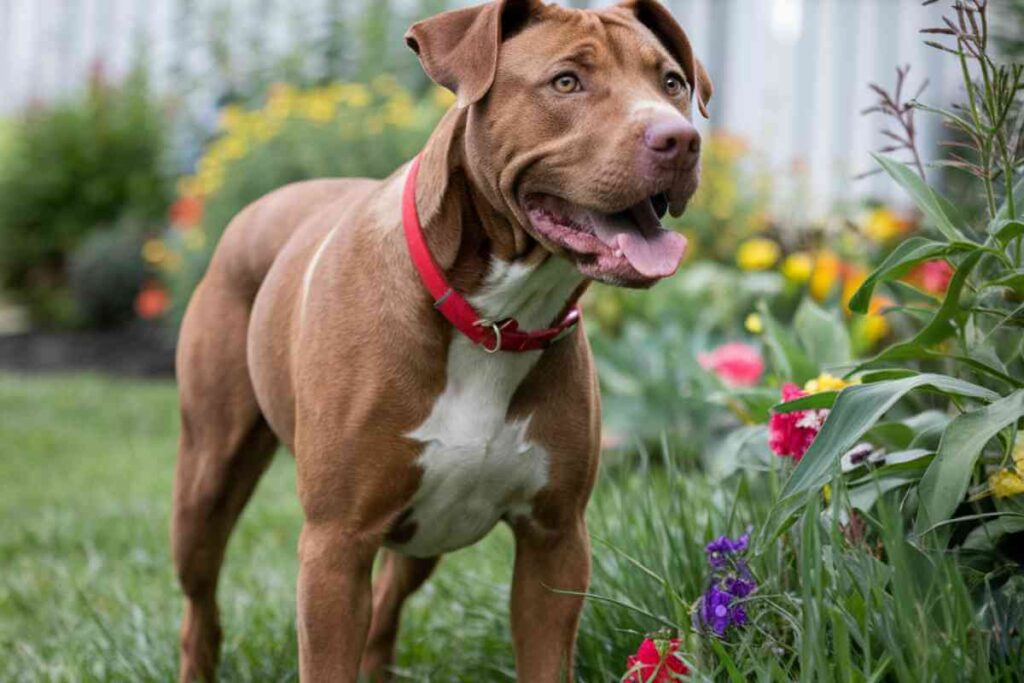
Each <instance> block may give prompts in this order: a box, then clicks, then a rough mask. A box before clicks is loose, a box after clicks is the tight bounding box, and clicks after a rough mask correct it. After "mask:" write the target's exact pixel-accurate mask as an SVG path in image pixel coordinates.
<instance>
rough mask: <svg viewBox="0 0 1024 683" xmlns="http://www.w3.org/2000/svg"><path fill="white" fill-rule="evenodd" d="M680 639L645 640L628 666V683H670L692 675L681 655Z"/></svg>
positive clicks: (627, 661)
mask: <svg viewBox="0 0 1024 683" xmlns="http://www.w3.org/2000/svg"><path fill="white" fill-rule="evenodd" d="M679 644H680V643H679V639H678V638H668V639H661V638H659V639H654V638H644V641H643V642H642V643H640V647H639V648H637V651H636V654H635V655H631V656H630V657H629V659H628V660H626V664H627V666H628V667H629V671H627V673H626V678H625V679H624V681H625V682H626V683H670V682H671V681H677V680H680V679H681V678H683V676H685V675H686V674H688V673H690V669H689V667H687V666H686V663H685V662H684V661H683V660H682V658H681V657H680V655H679Z"/></svg>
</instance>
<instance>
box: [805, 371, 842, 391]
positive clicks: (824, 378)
mask: <svg viewBox="0 0 1024 683" xmlns="http://www.w3.org/2000/svg"><path fill="white" fill-rule="evenodd" d="M850 384H851V382H846V381H844V380H842V379H840V378H838V377H833V376H832V375H830V374H829V373H827V372H823V373H821V374H820V375H818V376H817V377H815V378H814V379H811V380H807V383H806V384H805V385H804V391H806V392H807V393H808V394H817V393H818V392H821V391H842V390H843V389H845V388H846V387H848V386H850Z"/></svg>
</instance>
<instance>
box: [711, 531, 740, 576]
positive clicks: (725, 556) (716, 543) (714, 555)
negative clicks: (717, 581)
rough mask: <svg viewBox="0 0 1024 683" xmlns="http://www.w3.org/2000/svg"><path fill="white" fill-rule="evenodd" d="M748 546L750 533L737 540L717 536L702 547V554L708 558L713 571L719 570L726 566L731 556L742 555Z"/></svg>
mask: <svg viewBox="0 0 1024 683" xmlns="http://www.w3.org/2000/svg"><path fill="white" fill-rule="evenodd" d="M749 544H750V532H749V531H747V532H745V533H744V534H742V535H741V536H740V537H739V538H737V539H735V540H734V539H731V538H729V537H728V536H719V537H718V538H716V539H715V540H713V541H711V542H710V543H708V544H707V545H706V546H704V552H705V553H707V556H708V564H710V565H711V566H712V568H714V569H720V568H722V567H724V566H725V565H726V563H727V562H728V560H729V558H730V557H732V556H733V555H737V554H739V553H742V552H743V551H745V550H746V549H747V545H749Z"/></svg>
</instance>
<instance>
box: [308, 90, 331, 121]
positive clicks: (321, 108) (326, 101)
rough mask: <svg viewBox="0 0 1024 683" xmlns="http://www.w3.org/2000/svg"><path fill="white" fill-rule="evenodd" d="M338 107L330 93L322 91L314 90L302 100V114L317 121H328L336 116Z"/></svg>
mask: <svg viewBox="0 0 1024 683" xmlns="http://www.w3.org/2000/svg"><path fill="white" fill-rule="evenodd" d="M336 112H337V107H336V106H335V104H334V100H333V99H331V97H330V95H328V94H327V93H324V92H322V91H313V92H311V93H309V94H307V95H306V97H305V98H303V101H302V114H303V116H305V117H306V118H307V119H309V120H310V121H313V122H315V123H327V122H328V121H330V120H331V119H333V118H334V115H335V113H336Z"/></svg>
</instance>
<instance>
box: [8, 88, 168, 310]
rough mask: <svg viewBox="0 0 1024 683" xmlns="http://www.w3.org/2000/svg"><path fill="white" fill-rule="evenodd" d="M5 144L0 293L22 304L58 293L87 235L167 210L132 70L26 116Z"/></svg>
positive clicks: (149, 116) (145, 98) (159, 151)
mask: <svg viewBox="0 0 1024 683" xmlns="http://www.w3.org/2000/svg"><path fill="white" fill-rule="evenodd" d="M6 137H7V138H8V142H7V143H6V144H5V148H6V149H5V151H6V156H5V159H4V162H3V164H0V242H2V243H3V249H2V250H0V286H6V287H9V288H12V289H13V290H15V291H18V292H21V293H22V294H23V295H24V296H23V298H28V299H32V298H38V297H40V296H43V295H45V293H46V292H48V291H49V292H52V291H54V290H59V289H60V288H61V287H62V286H63V285H64V279H65V275H66V273H65V265H66V262H67V258H68V256H69V254H70V253H71V252H72V251H73V250H74V249H75V248H76V247H77V246H78V245H79V244H80V243H81V241H82V240H83V239H84V238H85V237H86V236H87V235H88V234H90V233H91V232H92V231H94V230H97V229H101V228H104V227H106V226H110V225H112V224H114V223H116V222H117V221H119V220H120V219H122V218H125V219H130V220H132V221H133V222H135V223H137V224H141V225H146V224H148V223H150V222H152V221H153V220H155V219H157V218H158V217H160V216H161V215H162V214H163V212H164V211H165V209H166V206H167V203H168V200H169V190H170V185H169V182H168V181H169V178H168V175H167V174H166V173H165V170H164V168H163V154H164V149H165V129H164V123H163V120H162V118H161V115H160V112H159V111H158V109H157V108H156V106H155V104H154V102H153V100H152V98H151V97H150V93H149V88H148V85H147V83H146V80H145V78H144V76H143V72H142V71H141V70H138V71H136V72H135V73H134V74H133V75H131V76H130V77H129V78H128V80H127V81H125V83H124V84H123V85H120V86H111V85H108V84H106V83H105V82H104V81H103V80H102V79H101V78H100V77H98V76H97V77H95V78H94V79H93V81H92V83H91V84H90V86H89V88H88V89H87V90H86V91H85V93H84V94H82V95H81V96H79V97H77V98H75V99H73V100H70V101H68V102H64V103H60V104H56V105H53V106H46V107H43V108H36V109H31V110H29V111H28V112H27V113H26V114H25V116H24V117H23V118H22V119H19V120H17V121H15V122H13V123H12V124H11V130H10V131H9V133H8V134H7V136H6ZM36 313H39V311H38V310H37V311H36Z"/></svg>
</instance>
